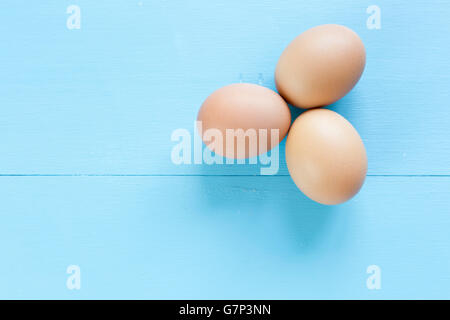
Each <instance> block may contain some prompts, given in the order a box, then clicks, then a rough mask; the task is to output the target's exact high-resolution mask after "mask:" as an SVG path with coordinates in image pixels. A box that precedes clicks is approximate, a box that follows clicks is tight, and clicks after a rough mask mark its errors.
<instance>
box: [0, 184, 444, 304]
mask: <svg viewBox="0 0 450 320" xmlns="http://www.w3.org/2000/svg"><path fill="white" fill-rule="evenodd" d="M449 189H450V178H449V177H442V178H438V177H435V178H433V179H429V178H426V177H369V178H368V180H367V182H366V185H365V187H364V188H363V190H362V192H361V193H360V194H359V195H358V196H357V197H356V198H355V199H354V200H353V201H351V202H348V203H346V204H343V205H339V206H334V207H328V206H322V205H319V204H316V203H313V202H312V201H309V200H308V199H307V198H305V197H304V196H302V195H301V194H300V192H299V191H298V190H297V189H296V187H295V186H294V184H293V183H292V182H291V181H290V178H289V177H1V178H0V192H1V194H2V201H1V202H0V212H1V223H0V249H1V252H2V263H1V264H0V275H1V276H0V298H159V299H162V298H208V299H213V298H235V299H239V298H242V299H245V298H248V299H250V298H253V299H256V298H271V299H278V298H280V299H294V298H358V299H359V298H361V299H362V298H374V299H378V298H447V299H448V298H450V294H449V292H450V291H449V287H450V250H448V248H449V245H450V238H449V236H448V234H449V229H450V209H449V208H450V198H449V197H448V190H449ZM373 264H375V265H378V266H379V267H380V268H381V271H382V273H381V275H382V282H381V290H374V291H372V290H368V289H367V287H366V279H367V277H368V276H369V275H368V274H366V268H367V267H368V266H369V265H373ZM68 265H78V266H80V268H81V289H80V290H73V291H70V290H68V289H67V288H66V278H67V277H68V275H66V273H65V272H66V268H67V266H68Z"/></svg>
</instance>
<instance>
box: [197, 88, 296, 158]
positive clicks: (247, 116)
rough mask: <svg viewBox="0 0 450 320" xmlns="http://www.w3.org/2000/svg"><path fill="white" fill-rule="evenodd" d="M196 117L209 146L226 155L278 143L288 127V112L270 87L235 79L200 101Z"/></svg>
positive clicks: (246, 155) (262, 149) (254, 152)
mask: <svg viewBox="0 0 450 320" xmlns="http://www.w3.org/2000/svg"><path fill="white" fill-rule="evenodd" d="M197 121H198V122H197V127H198V126H199V124H200V126H201V137H202V139H203V141H204V143H205V144H206V146H207V147H208V148H210V149H211V150H212V151H214V152H215V153H216V154H219V155H221V156H225V157H227V158H235V159H244V158H251V157H254V156H257V155H260V154H262V153H265V152H267V151H268V150H270V149H272V148H274V147H275V146H276V145H278V144H279V143H280V141H282V140H283V139H284V137H285V136H286V134H287V132H288V130H289V126H290V123H291V113H290V110H289V107H288V105H287V104H286V102H285V101H284V100H283V99H282V98H281V97H280V96H279V95H278V94H277V93H276V92H274V91H273V90H270V89H268V88H266V87H263V86H259V85H255V84H250V83H235V84H231V85H228V86H225V87H222V88H220V89H218V90H216V91H215V92H213V93H212V94H211V95H210V96H209V97H208V98H207V99H206V100H205V101H204V102H203V104H202V106H201V108H200V111H199V112H198V116H197ZM198 130H199V129H198ZM199 131H200V130H199ZM208 132H209V134H208ZM220 136H221V137H220ZM218 139H219V140H221V141H220V142H221V143H218V141H217V140H218Z"/></svg>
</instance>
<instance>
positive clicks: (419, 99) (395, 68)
mask: <svg viewBox="0 0 450 320" xmlns="http://www.w3.org/2000/svg"><path fill="white" fill-rule="evenodd" d="M376 2H377V3H376V4H377V5H379V6H380V8H381V12H382V18H381V19H382V28H381V29H380V30H368V29H367V28H366V19H367V18H368V16H369V15H368V14H367V13H366V8H367V7H368V5H369V4H368V3H365V2H361V3H355V2H354V1H321V2H320V3H311V2H310V1H294V0H289V1H287V0H285V1H275V2H274V1H269V0H262V1H261V0H251V1H240V0H234V1H224V0H220V1H140V2H139V1H137V0H136V1H115V2H114V3H112V2H111V1H106V0H99V1H88V0H84V1H82V0H77V1H75V0H74V1H59V2H50V1H39V2H36V1H34V2H31V3H30V2H29V1H16V0H14V1H12V0H11V1H2V2H1V4H0V9H1V10H0V11H1V13H0V14H1V21H2V23H3V25H4V26H5V27H4V29H5V30H8V31H7V32H4V33H3V37H2V38H3V39H2V43H3V46H4V47H3V49H2V53H1V57H2V59H1V78H0V105H1V108H0V130H1V133H2V134H1V135H0V145H1V146H2V154H1V157H0V172H1V173H3V174H17V173H57V174H67V173H84V174H89V173H90V174H92V173H96V174H101V173H106V174H111V173H114V174H131V173H134V174H219V175H220V174H231V175H233V174H259V168H258V167H257V166H236V165H235V166H212V167H210V166H198V165H197V166H195V165H184V166H176V165H174V164H173V163H172V162H171V161H170V152H171V149H172V147H173V146H174V145H175V143H174V142H172V141H171V140H170V136H171V133H172V132H173V130H175V129H177V128H187V129H189V130H191V132H193V129H192V128H193V121H194V120H195V118H196V113H197V110H198V108H199V106H200V104H201V103H202V101H203V100H204V99H205V98H206V97H207V95H208V94H209V93H211V92H212V91H213V90H215V89H217V88H219V87H220V86H223V85H226V84H229V83H232V82H238V81H240V80H242V81H248V82H256V83H258V82H259V81H260V82H261V83H262V84H263V85H265V86H267V87H270V88H274V83H273V71H274V68H275V64H276V62H277V59H278V57H279V55H280V53H281V52H282V50H283V48H284V47H285V46H286V45H287V44H288V43H289V42H290V41H291V40H292V39H293V38H294V37H295V36H296V35H297V34H299V33H301V32H302V31H304V30H306V29H308V28H310V27H312V26H315V25H319V24H323V23H341V24H344V25H347V26H349V27H351V28H353V29H354V30H355V31H356V32H358V33H359V35H360V36H361V38H362V39H363V41H364V43H365V45H366V48H367V68H366V70H365V73H364V75H363V77H362V79H361V81H360V83H359V84H358V85H357V87H356V88H355V89H354V90H353V91H352V92H351V93H350V94H349V95H348V96H347V97H345V98H344V99H342V101H340V102H338V103H337V104H336V105H335V106H333V108H334V109H335V110H337V111H338V112H340V113H342V114H343V115H344V116H345V117H347V118H348V119H349V120H350V121H351V122H352V123H353V125H354V126H355V127H356V128H357V130H358V131H359V133H360V134H361V136H362V138H363V140H364V142H365V144H366V147H367V151H368V155H369V173H370V174H449V173H450V171H449V170H450V166H449V163H450V147H449V143H448V137H449V135H450V116H449V112H448V106H449V103H450V98H449V94H448V88H449V86H450V78H449V76H448V71H449V70H450V61H449V59H448V57H449V56H450V44H449V41H448V34H447V30H449V29H450V28H449V27H450V22H449V21H450V20H449V19H448V17H449V16H450V6H449V5H448V3H447V2H446V1H429V2H426V3H425V2H421V1H417V2H416V1H412V2H410V3H409V4H408V5H403V4H400V3H395V2H392V1H386V0H380V1H376ZM72 3H75V4H78V5H79V6H80V8H81V14H82V20H81V21H82V22H81V29H80V30H68V29H67V28H66V19H67V17H68V16H69V15H68V14H66V8H67V6H68V5H69V4H72ZM139 3H141V5H139ZM295 114H298V112H296V113H295ZM283 152H284V147H282V148H281V154H282V159H281V161H282V164H281V166H280V174H287V171H286V167H285V164H284V156H283Z"/></svg>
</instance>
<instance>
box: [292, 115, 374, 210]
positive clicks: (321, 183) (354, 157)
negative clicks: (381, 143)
mask: <svg viewBox="0 0 450 320" xmlns="http://www.w3.org/2000/svg"><path fill="white" fill-rule="evenodd" d="M286 162H287V166H288V170H289V174H290V175H291V177H292V179H293V180H294V182H295V184H296V185H297V187H298V188H299V189H300V190H301V191H302V192H303V193H304V194H305V195H306V196H308V197H309V198H311V199H312V200H314V201H317V202H319V203H322V204H338V203H342V202H345V201H347V200H349V199H350V198H352V197H353V196H354V195H355V194H356V193H358V191H359V190H360V188H361V187H362V185H363V183H364V179H365V177H366V173H367V155H366V150H365V148H364V144H363V142H362V140H361V138H360V136H359V134H358V132H357V131H356V130H355V128H354V127H353V126H352V125H351V124H350V122H348V121H347V120H346V119H345V118H344V117H342V116H341V115H339V114H337V113H336V112H334V111H331V110H328V109H311V110H308V111H306V112H304V113H302V114H301V115H300V116H299V117H298V118H297V119H296V120H295V121H294V123H293V124H292V127H291V129H290V131H289V134H288V137H287V140H286Z"/></svg>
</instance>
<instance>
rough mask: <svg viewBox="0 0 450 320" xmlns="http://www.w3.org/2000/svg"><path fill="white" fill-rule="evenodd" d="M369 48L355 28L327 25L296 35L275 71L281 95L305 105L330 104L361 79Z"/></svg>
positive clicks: (308, 106) (297, 104) (303, 106)
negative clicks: (365, 46)
mask: <svg viewBox="0 0 450 320" xmlns="http://www.w3.org/2000/svg"><path fill="white" fill-rule="evenodd" d="M365 64H366V51H365V48H364V44H363V42H362V41H361V39H360V38H359V36H358V35H357V34H356V33H355V32H354V31H352V30H351V29H349V28H347V27H344V26H341V25H336V24H326V25H321V26H317V27H314V28H311V29H309V30H307V31H305V32H303V33H302V34H300V35H299V36H298V37H296V38H295V39H294V40H293V41H292V42H291V43H290V44H289V45H288V46H287V47H286V49H285V50H284V51H283V53H282V54H281V57H280V59H279V61H278V64H277V67H276V71H275V83H276V87H277V90H278V92H279V93H280V95H281V96H282V97H283V98H284V99H285V100H286V101H287V102H288V103H290V104H292V105H294V106H296V107H299V108H303V109H308V108H314V107H320V106H327V105H329V104H331V103H333V102H335V101H337V100H339V99H340V98H342V97H343V96H344V95H346V94H347V93H348V92H349V91H350V90H351V89H352V88H353V87H354V86H355V85H356V83H357V82H358V80H359V78H360V77H361V75H362V73H363V70H364V67H365Z"/></svg>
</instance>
